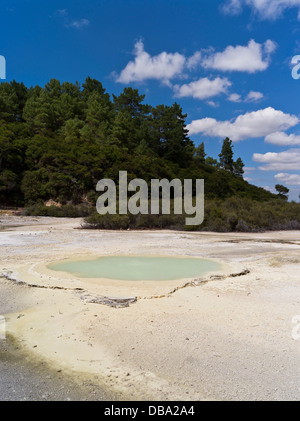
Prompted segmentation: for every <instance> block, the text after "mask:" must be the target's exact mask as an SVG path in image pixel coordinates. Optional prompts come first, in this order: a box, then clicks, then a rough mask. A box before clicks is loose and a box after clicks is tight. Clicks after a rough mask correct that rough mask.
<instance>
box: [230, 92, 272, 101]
mask: <svg viewBox="0 0 300 421" xmlns="http://www.w3.org/2000/svg"><path fill="white" fill-rule="evenodd" d="M263 97H264V96H263V94H262V93H261V92H255V91H250V92H249V93H248V95H247V96H246V98H245V99H242V97H241V95H239V94H236V93H235V94H231V95H229V97H228V98H227V99H228V101H231V102H257V101H259V100H260V99H262V98H263Z"/></svg>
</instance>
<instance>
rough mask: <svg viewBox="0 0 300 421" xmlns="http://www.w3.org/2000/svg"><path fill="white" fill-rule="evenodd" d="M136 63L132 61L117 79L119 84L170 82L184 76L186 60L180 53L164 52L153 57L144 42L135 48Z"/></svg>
mask: <svg viewBox="0 0 300 421" xmlns="http://www.w3.org/2000/svg"><path fill="white" fill-rule="evenodd" d="M134 55H135V59H134V61H130V62H129V63H128V64H127V66H126V67H125V69H123V70H122V72H121V73H120V75H119V76H118V77H117V79H116V80H117V82H121V83H131V82H141V81H143V80H146V79H157V80H163V81H169V80H170V79H172V78H174V76H178V75H180V74H182V72H183V69H184V66H185V64H186V58H185V57H184V56H183V55H182V54H179V53H174V54H172V53H166V52H162V53H160V54H158V55H157V56H153V57H151V56H150V54H148V53H147V52H146V51H145V49H144V44H143V42H142V41H138V42H137V43H136V44H135V46H134Z"/></svg>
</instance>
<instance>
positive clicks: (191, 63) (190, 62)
mask: <svg viewBox="0 0 300 421" xmlns="http://www.w3.org/2000/svg"><path fill="white" fill-rule="evenodd" d="M201 58H202V54H201V51H196V52H195V53H194V54H193V55H192V56H191V57H189V58H188V59H187V63H186V65H187V68H188V69H189V70H192V69H195V67H197V66H198V64H199V63H200V62H201Z"/></svg>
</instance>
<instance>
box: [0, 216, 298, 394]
mask: <svg viewBox="0 0 300 421" xmlns="http://www.w3.org/2000/svg"><path fill="white" fill-rule="evenodd" d="M80 223H81V220H78V219H75V220H74V219H73V220H71V219H54V218H32V217H13V216H5V215H0V255H1V260H0V275H1V274H2V277H1V278H0V293H1V292H2V291H3V290H4V287H5V288H6V289H7V288H15V287H16V285H17V287H18V288H19V291H20V293H21V294H23V295H25V296H26V300H25V301H24V303H23V308H22V310H20V311H18V312H14V313H8V314H5V318H6V329H7V334H8V335H9V336H10V337H13V338H14V340H15V342H16V343H17V344H18V346H19V347H20V348H22V350H23V352H26V353H27V354H28V355H30V357H31V358H33V359H35V360H36V361H41V360H43V361H47V363H48V364H50V365H51V367H52V368H53V369H55V370H62V372H63V373H66V374H70V375H76V376H77V378H78V379H84V378H88V379H90V381H92V382H93V384H97V385H99V388H100V389H101V390H104V391H107V393H108V394H113V395H114V396H116V397H117V399H122V400H299V398H300V387H299V386H300V339H299V340H296V339H295V338H293V336H292V332H294V333H295V332H299V333H300V327H299V330H297V326H296V325H295V324H293V318H294V317H295V316H296V315H300V275H299V274H300V232H299V231H297V232H296V231H291V232H270V233H260V234H216V233H186V232H184V233H183V232H182V233H181V232H170V231H161V232H158V231H140V232H136V231H124V232H123V231H118V232H108V231H90V230H82V229H78V228H80ZM114 254H123V255H158V254H159V255H168V256H170V255H172V256H195V257H205V258H209V259H214V260H216V261H219V262H221V263H222V270H221V271H220V272H218V273H217V272H215V273H210V274H207V275H206V276H204V277H203V278H201V279H197V280H193V279H192V280H181V281H176V282H165V281H164V282H134V283H133V282H128V281H126V282H111V281H109V280H105V279H103V280H93V279H88V280H84V279H79V278H76V277H74V276H72V275H67V274H65V273H61V272H53V271H50V270H49V269H48V268H47V264H49V263H51V262H54V261H57V260H63V259H77V258H82V257H84V258H85V257H89V258H92V257H94V256H102V255H114ZM245 271H249V273H248V272H245ZM231 275H237V276H231ZM18 281H19V282H22V283H17V282H18ZM193 281H194V282H193ZM100 296H106V297H137V301H136V303H133V304H130V306H129V307H126V308H113V307H109V306H107V305H103V304H96V303H90V302H89V301H91V299H95V298H99V297H100ZM11 297H12V298H13V297H15V296H14V295H13V292H12V293H11ZM0 313H2V314H3V311H2V310H1V308H0ZM294 336H295V335H294Z"/></svg>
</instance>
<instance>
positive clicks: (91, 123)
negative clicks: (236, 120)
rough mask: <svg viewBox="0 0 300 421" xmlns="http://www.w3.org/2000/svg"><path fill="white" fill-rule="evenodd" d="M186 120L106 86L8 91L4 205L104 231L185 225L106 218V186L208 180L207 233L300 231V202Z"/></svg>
mask: <svg viewBox="0 0 300 421" xmlns="http://www.w3.org/2000/svg"><path fill="white" fill-rule="evenodd" d="M186 117H187V115H186V114H184V112H183V110H182V108H181V107H180V105H179V104H177V103H176V102H175V103H174V104H173V105H171V106H167V105H163V104H162V105H157V106H155V107H154V106H150V105H147V104H146V103H145V96H144V95H141V94H140V93H139V92H138V90H137V89H133V88H131V87H126V88H125V89H124V90H123V92H122V93H121V94H120V95H119V96H115V95H110V94H109V93H107V92H106V90H105V89H104V88H103V85H102V83H101V82H99V81H97V80H95V79H91V78H90V77H88V78H87V79H86V80H85V82H84V83H83V84H82V85H80V84H79V83H75V84H74V83H69V82H64V83H61V82H60V81H58V80H56V79H52V80H50V81H49V82H48V83H47V84H46V85H45V87H43V88H42V87H40V86H35V87H31V88H27V87H26V86H25V85H24V84H23V83H18V82H16V81H13V82H3V83H1V84H0V207H2V208H3V207H18V208H22V209H23V211H22V212H23V213H24V214H26V215H40V216H57V217H62V216H69V217H77V216H82V217H85V227H87V228H103V229H134V228H156V229H157V228H160V229H161V228H170V229H191V228H190V227H185V225H184V219H185V215H172V214H171V215H159V216H157V215H155V216H153V215H148V216H146V215H138V216H132V215H114V216H112V215H104V216H101V215H99V214H98V213H97V212H96V208H95V204H96V201H97V198H98V196H99V194H98V193H97V192H96V185H97V183H98V181H99V180H101V179H103V178H110V179H112V180H115V181H116V182H117V181H118V177H119V171H127V173H128V180H132V179H135V178H141V179H143V180H145V181H147V182H148V183H150V181H151V179H163V178H166V179H168V180H173V179H175V178H178V179H180V180H182V181H183V180H184V179H193V180H195V179H204V181H205V219H204V223H203V224H202V225H201V226H198V227H193V229H198V230H212V231H261V230H268V229H269V230H270V229H299V228H300V204H299V203H295V202H292V203H289V202H288V201H287V198H288V197H287V193H288V189H286V188H285V187H284V186H280V185H278V186H276V188H277V191H278V194H272V193H270V192H269V191H266V190H264V189H263V188H259V187H257V186H254V185H251V184H249V183H248V182H247V181H245V180H244V179H243V173H244V170H243V167H244V163H243V161H242V158H241V157H237V159H235V158H234V151H233V149H234V148H233V144H232V141H231V140H230V139H229V138H228V137H226V133H224V141H223V145H222V147H221V150H220V154H219V156H218V158H219V159H214V158H213V157H210V156H207V155H206V153H205V145H204V143H203V142H202V143H200V144H199V145H198V146H195V144H194V143H193V141H191V140H190V139H189V136H188V130H187V129H186Z"/></svg>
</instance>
